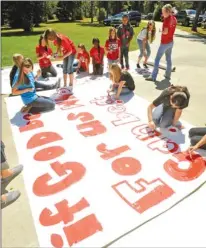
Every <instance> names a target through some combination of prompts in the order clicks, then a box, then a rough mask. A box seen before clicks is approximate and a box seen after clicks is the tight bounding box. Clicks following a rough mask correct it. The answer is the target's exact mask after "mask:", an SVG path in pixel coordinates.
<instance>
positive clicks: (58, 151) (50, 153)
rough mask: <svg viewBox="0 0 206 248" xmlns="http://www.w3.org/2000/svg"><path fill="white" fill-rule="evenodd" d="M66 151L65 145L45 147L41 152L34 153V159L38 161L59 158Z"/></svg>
mask: <svg viewBox="0 0 206 248" xmlns="http://www.w3.org/2000/svg"><path fill="white" fill-rule="evenodd" d="M64 152H65V150H64V148H63V147H61V146H52V147H48V148H44V149H42V150H40V151H39V152H37V153H36V154H35V155H34V159H35V160H36V161H48V160H51V159H55V158H58V157H59V156H61V155H62V154H64Z"/></svg>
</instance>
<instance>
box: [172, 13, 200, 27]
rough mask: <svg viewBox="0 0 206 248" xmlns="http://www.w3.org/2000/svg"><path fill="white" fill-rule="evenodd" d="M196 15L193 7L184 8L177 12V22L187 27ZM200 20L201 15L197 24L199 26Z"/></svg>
mask: <svg viewBox="0 0 206 248" xmlns="http://www.w3.org/2000/svg"><path fill="white" fill-rule="evenodd" d="M195 15H196V10H194V9H185V10H181V11H179V12H178V13H177V15H176V18H177V22H179V23H181V24H182V25H184V26H187V27H189V26H190V25H192V24H193V23H194V20H195ZM201 22H202V15H200V16H199V19H198V25H199V26H200V25H201Z"/></svg>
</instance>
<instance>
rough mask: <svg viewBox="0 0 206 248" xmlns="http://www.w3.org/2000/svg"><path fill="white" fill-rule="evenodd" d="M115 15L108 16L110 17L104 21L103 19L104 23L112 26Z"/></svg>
mask: <svg viewBox="0 0 206 248" xmlns="http://www.w3.org/2000/svg"><path fill="white" fill-rule="evenodd" d="M113 17H114V16H108V18H106V19H104V21H103V23H104V25H105V26H110V25H111V21H112V18H113Z"/></svg>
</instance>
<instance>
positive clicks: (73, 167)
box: [33, 162, 86, 196]
mask: <svg viewBox="0 0 206 248" xmlns="http://www.w3.org/2000/svg"><path fill="white" fill-rule="evenodd" d="M51 167H52V169H53V170H54V171H55V172H56V174H57V175H58V176H64V175H67V176H66V177H64V179H62V180H61V181H59V182H58V183H54V184H51V182H50V181H51V180H52V177H51V176H50V175H49V174H48V173H47V174H44V175H43V176H40V177H38V178H37V179H36V181H35V182H34V184H33V192H34V194H35V195H37V196H47V195H53V194H56V193H58V192H60V191H62V190H64V189H66V188H68V187H70V186H71V185H72V184H75V183H77V182H78V181H79V180H81V178H82V177H83V176H84V174H85V172H86V169H85V168H84V166H83V165H82V164H80V163H77V162H67V163H63V164H61V163H59V162H55V163H52V164H51ZM67 170H69V171H70V173H69V175H68V173H67Z"/></svg>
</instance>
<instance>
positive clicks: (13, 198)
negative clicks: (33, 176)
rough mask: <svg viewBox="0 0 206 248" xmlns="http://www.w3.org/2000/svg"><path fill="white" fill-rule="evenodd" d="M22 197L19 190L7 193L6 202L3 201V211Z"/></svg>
mask: <svg viewBox="0 0 206 248" xmlns="http://www.w3.org/2000/svg"><path fill="white" fill-rule="evenodd" d="M20 195H21V193H20V192H19V191H18V190H16V191H11V192H8V193H6V194H5V196H6V200H5V201H2V200H1V209H3V208H5V207H7V206H9V205H10V204H12V203H13V202H15V201H16V200H17V199H18V198H19V196H20Z"/></svg>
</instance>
